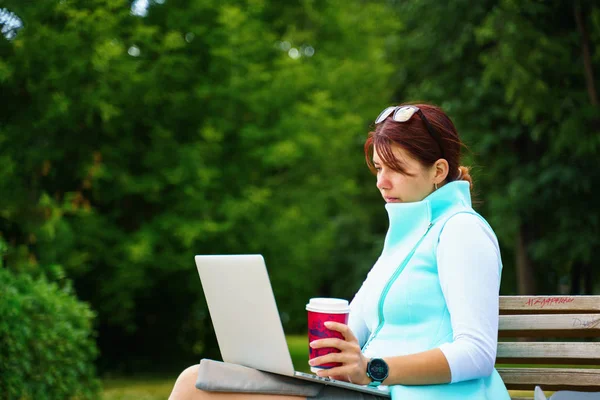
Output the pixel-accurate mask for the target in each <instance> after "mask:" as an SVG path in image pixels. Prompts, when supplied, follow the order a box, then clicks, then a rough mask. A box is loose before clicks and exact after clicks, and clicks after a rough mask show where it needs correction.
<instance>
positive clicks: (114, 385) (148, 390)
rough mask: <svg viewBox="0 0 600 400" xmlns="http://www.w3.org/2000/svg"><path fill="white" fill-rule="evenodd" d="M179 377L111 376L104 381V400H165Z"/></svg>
mask: <svg viewBox="0 0 600 400" xmlns="http://www.w3.org/2000/svg"><path fill="white" fill-rule="evenodd" d="M176 378H177V377H171V378H118V379H115V378H111V379H105V380H103V381H102V385H103V391H102V400H165V399H167V398H168V397H169V394H171V390H172V389H173V384H174V383H175V379H176Z"/></svg>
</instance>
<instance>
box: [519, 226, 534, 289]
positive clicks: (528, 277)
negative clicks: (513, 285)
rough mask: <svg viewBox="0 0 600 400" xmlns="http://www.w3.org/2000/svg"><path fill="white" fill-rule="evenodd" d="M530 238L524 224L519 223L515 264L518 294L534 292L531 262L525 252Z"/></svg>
mask: <svg viewBox="0 0 600 400" xmlns="http://www.w3.org/2000/svg"><path fill="white" fill-rule="evenodd" d="M529 243H530V239H529V235H528V233H527V229H526V227H525V224H521V226H520V227H519V231H518V233H517V246H516V250H517V251H516V265H517V285H518V287H519V294H521V295H526V294H535V278H534V271H533V263H532V262H531V259H530V258H529V255H528V254H527V248H528V247H529Z"/></svg>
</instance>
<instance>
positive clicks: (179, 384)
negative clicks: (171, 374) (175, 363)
mask: <svg viewBox="0 0 600 400" xmlns="http://www.w3.org/2000/svg"><path fill="white" fill-rule="evenodd" d="M197 378H198V364H196V365H192V366H191V367H188V368H186V369H185V370H184V371H183V372H182V373H181V374H179V376H178V377H177V380H176V381H175V386H174V387H173V391H172V392H171V396H169V400H188V399H191V398H193V396H194V394H195V392H196V379H197Z"/></svg>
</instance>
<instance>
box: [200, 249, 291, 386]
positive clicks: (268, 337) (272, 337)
mask: <svg viewBox="0 0 600 400" xmlns="http://www.w3.org/2000/svg"><path fill="white" fill-rule="evenodd" d="M196 266H197V267H198V274H199V275H200V281H201V282H202V288H203V290H204V296H205V297H206V303H207V304H208V310H209V312H210V316H211V319H212V323H213V326H214V329H215V333H216V336H217V342H218V343H219V349H220V351H221V356H222V358H223V361H225V362H228V363H232V364H239V365H244V366H247V367H251V368H255V369H259V370H261V371H269V372H274V373H277V374H281V375H288V376H293V375H294V366H293V364H292V358H291V356H290V353H289V350H288V347H287V343H286V341H285V334H284V332H283V327H282V325H281V320H280V318H279V313H278V311H277V305H276V303H275V297H274V296H273V290H272V288H271V282H270V281H269V276H268V274H267V268H266V266H265V261H264V259H263V257H262V256H261V255H255V254H252V255H212V256H203V255H198V256H196Z"/></svg>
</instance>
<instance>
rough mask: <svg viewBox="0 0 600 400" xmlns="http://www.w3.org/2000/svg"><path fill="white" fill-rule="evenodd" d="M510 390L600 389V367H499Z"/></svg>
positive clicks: (499, 371)
mask: <svg viewBox="0 0 600 400" xmlns="http://www.w3.org/2000/svg"><path fill="white" fill-rule="evenodd" d="M498 373H500V376H501V377H502V380H503V381H504V384H505V385H506V387H507V388H508V389H509V390H533V389H534V388H535V386H536V385H539V386H540V387H542V388H544V390H551V391H554V390H582V391H598V390H600V369H579V368H498Z"/></svg>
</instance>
